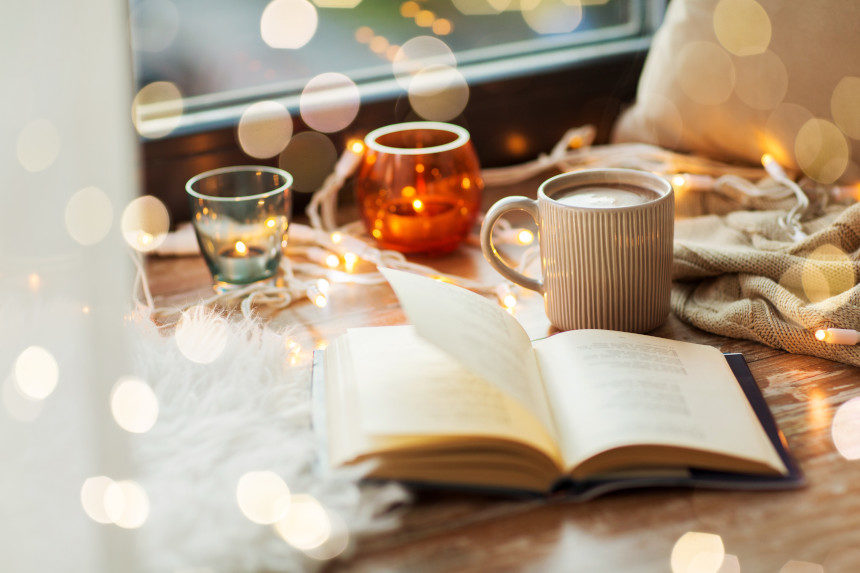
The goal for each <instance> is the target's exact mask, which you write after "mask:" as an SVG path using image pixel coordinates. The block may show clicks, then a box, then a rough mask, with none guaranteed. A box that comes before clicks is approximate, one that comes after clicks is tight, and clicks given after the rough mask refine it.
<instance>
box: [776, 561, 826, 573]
mask: <svg viewBox="0 0 860 573" xmlns="http://www.w3.org/2000/svg"><path fill="white" fill-rule="evenodd" d="M779 573H824V567H823V566H822V565H819V564H818V563H811V562H809V561H795V560H793V559H792V560H791V561H789V562H787V563H786V564H785V565H783V566H782V567H781V568H780V569H779Z"/></svg>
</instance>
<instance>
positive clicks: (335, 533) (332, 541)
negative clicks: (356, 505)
mask: <svg viewBox="0 0 860 573" xmlns="http://www.w3.org/2000/svg"><path fill="white" fill-rule="evenodd" d="M319 346H320V345H319V344H318V345H317V348H319ZM322 347H323V348H325V345H324V344H323V346H322ZM326 514H327V515H328V519H329V529H330V531H329V535H328V537H327V538H326V540H325V541H323V542H322V543H321V544H320V545H318V546H316V547H312V548H310V549H305V550H304V552H305V554H306V555H308V556H309V557H312V558H313V559H316V560H318V561H328V560H330V559H334V558H335V557H337V556H338V555H340V554H341V553H343V552H344V551H345V550H346V548H347V547H348V546H349V528H348V527H347V525H346V522H345V521H344V519H343V518H342V517H341V516H340V515H338V514H337V513H335V512H333V511H331V510H326Z"/></svg>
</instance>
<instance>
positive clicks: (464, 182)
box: [460, 177, 472, 189]
mask: <svg viewBox="0 0 860 573" xmlns="http://www.w3.org/2000/svg"><path fill="white" fill-rule="evenodd" d="M460 186H461V187H462V188H463V189H469V188H470V187H471V186H472V182H471V181H470V180H469V178H468V177H463V180H462V181H461V182H460Z"/></svg>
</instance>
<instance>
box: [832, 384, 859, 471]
mask: <svg viewBox="0 0 860 573" xmlns="http://www.w3.org/2000/svg"><path fill="white" fill-rule="evenodd" d="M830 435H831V437H832V438H833V445H834V446H836V449H837V451H839V453H840V454H841V455H842V457H843V458H845V459H846V460H860V398H851V399H850V400H848V401H847V402H845V403H844V404H842V405H841V406H839V408H838V409H837V410H836V414H834V416H833V423H832V424H831V426H830Z"/></svg>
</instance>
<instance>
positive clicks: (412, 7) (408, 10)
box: [400, 0, 421, 18]
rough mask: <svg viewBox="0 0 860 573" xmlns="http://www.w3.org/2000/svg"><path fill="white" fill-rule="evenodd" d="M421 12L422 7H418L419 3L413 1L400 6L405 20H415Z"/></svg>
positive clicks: (410, 0)
mask: <svg viewBox="0 0 860 573" xmlns="http://www.w3.org/2000/svg"><path fill="white" fill-rule="evenodd" d="M420 11H421V6H419V5H418V2H414V1H413V0H407V1H406V2H404V3H403V4H401V5H400V15H401V16H403V17H404V18H414V17H415V15H416V14H418V12H420Z"/></svg>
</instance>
